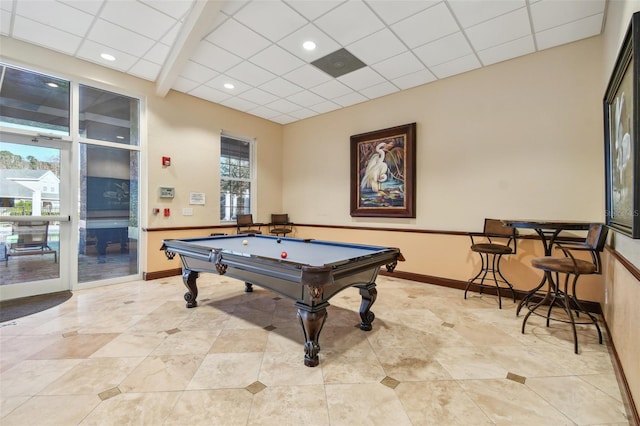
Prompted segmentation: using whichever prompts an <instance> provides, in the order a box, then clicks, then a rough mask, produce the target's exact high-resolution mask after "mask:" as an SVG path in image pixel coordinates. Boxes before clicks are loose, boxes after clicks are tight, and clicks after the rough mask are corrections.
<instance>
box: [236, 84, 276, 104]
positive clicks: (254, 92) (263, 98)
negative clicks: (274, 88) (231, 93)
mask: <svg viewBox="0 0 640 426" xmlns="http://www.w3.org/2000/svg"><path fill="white" fill-rule="evenodd" d="M240 97H241V98H242V99H246V100H248V101H251V102H253V103H256V104H258V105H264V104H268V103H270V102H273V101H275V100H277V99H278V97H277V96H275V95H272V94H271V93H269V92H265V91H264V90H260V89H257V88H255V87H254V88H252V89H249V90H247V91H246V92H244V93H242V94H241V95H240Z"/></svg>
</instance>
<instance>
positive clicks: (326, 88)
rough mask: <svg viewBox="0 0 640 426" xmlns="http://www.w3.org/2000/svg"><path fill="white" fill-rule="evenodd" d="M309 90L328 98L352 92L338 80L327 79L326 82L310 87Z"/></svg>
mask: <svg viewBox="0 0 640 426" xmlns="http://www.w3.org/2000/svg"><path fill="white" fill-rule="evenodd" d="M310 90H311V91H312V92H313V93H315V94H317V95H320V96H323V97H325V98H328V99H333V98H337V97H338V96H344V95H346V94H348V93H350V92H352V90H351V89H349V88H348V87H347V86H345V85H344V84H342V83H340V82H339V81H338V80H330V81H327V82H326V83H322V84H320V85H318V86H315V87H312V88H311V89H310Z"/></svg>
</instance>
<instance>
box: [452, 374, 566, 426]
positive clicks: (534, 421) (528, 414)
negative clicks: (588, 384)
mask: <svg viewBox="0 0 640 426" xmlns="http://www.w3.org/2000/svg"><path fill="white" fill-rule="evenodd" d="M458 383H459V384H460V386H462V388H463V389H464V391H465V393H466V394H467V395H468V396H469V398H470V399H471V400H472V401H473V402H474V403H475V404H476V405H477V406H478V407H480V409H481V410H482V411H483V412H484V414H485V415H486V416H487V417H489V419H490V420H491V421H492V422H494V423H495V424H496V425H504V426H507V425H522V426H525V425H531V426H540V425H554V426H555V425H573V424H574V423H573V422H572V421H571V420H570V419H569V418H568V417H566V416H565V415H563V413H562V412H560V411H559V410H557V409H556V408H555V407H553V406H552V405H551V404H549V403H548V402H547V400H546V398H543V397H541V396H540V395H539V394H538V393H536V392H534V391H532V390H531V389H530V388H529V387H528V386H526V385H523V384H520V383H517V382H514V381H512V380H507V379H495V380H461V381H459V382H458Z"/></svg>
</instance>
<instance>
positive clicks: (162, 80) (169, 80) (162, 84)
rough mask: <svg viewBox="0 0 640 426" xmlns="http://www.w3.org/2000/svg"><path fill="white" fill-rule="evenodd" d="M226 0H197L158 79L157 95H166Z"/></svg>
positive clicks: (209, 29)
mask: <svg viewBox="0 0 640 426" xmlns="http://www.w3.org/2000/svg"><path fill="white" fill-rule="evenodd" d="M223 4H224V1H211V0H209V1H207V0H196V1H195V3H194V5H193V8H192V9H191V11H190V12H189V16H187V18H186V20H185V22H184V24H183V25H182V29H181V30H180V33H179V34H178V37H177V38H176V41H175V43H173V47H172V48H171V51H170V52H169V54H168V55H167V60H166V61H165V63H164V66H163V67H162V70H161V71H160V75H159V76H158V79H157V80H156V95H158V96H160V97H165V96H166V95H167V93H169V90H170V89H171V86H172V85H173V83H174V81H175V80H176V78H178V76H179V75H180V72H181V71H182V69H183V67H184V65H185V64H186V63H187V61H188V60H189V58H190V57H191V55H192V54H193V52H194V51H195V50H196V48H197V47H198V43H200V41H201V40H202V39H203V38H204V37H205V36H206V35H207V34H209V32H210V31H211V29H212V28H213V24H214V22H215V20H216V18H217V17H218V15H219V14H220V8H221V7H222V5H223Z"/></svg>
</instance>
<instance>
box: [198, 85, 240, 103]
mask: <svg viewBox="0 0 640 426" xmlns="http://www.w3.org/2000/svg"><path fill="white" fill-rule="evenodd" d="M189 94H190V95H192V96H196V97H198V98H202V99H206V100H208V101H211V102H216V103H218V102H223V101H226V100H227V99H230V98H231V95H230V94H229V93H226V92H223V91H222V90H217V89H214V88H213V87H209V86H204V85H203V86H198V87H196V88H195V89H193V90H190V91H189Z"/></svg>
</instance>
